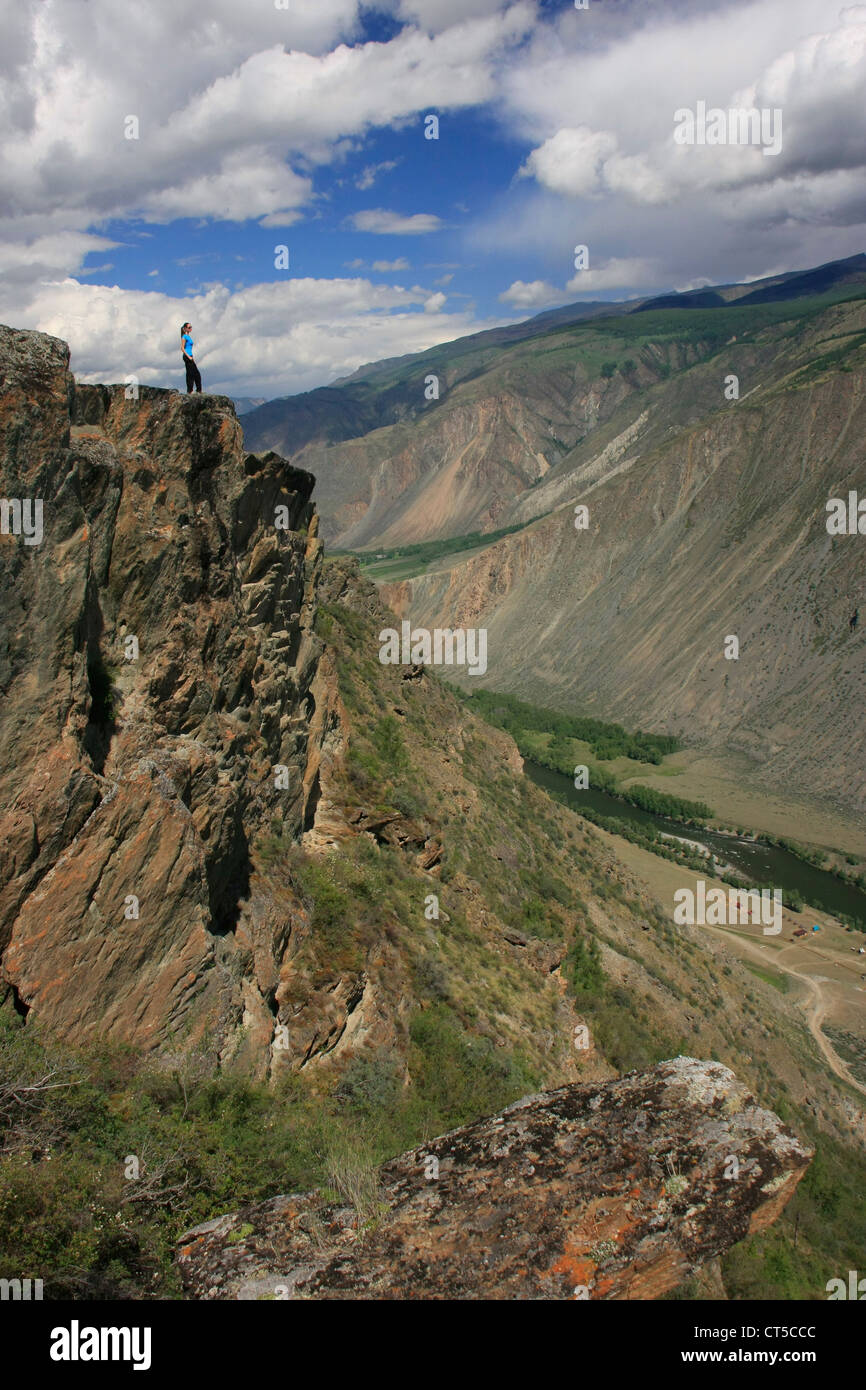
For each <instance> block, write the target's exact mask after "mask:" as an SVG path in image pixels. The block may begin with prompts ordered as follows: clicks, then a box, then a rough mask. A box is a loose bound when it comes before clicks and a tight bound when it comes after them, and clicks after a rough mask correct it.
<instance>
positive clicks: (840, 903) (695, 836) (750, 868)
mask: <svg viewBox="0 0 866 1390" xmlns="http://www.w3.org/2000/svg"><path fill="white" fill-rule="evenodd" d="M524 768H525V771H526V775H527V777H529V778H530V779H531V780H532V781H533V782H534V783H535V784H536V786H538V787H543V788H544V790H545V791H549V792H560V793H561V794H562V795H563V796H564V797H565V799H566V801H567V803H568V805H569V806H572V807H573V808H574V809H575V810H576V811H579V810H580V809H581V807H582V806H585V807H588V808H589V809H590V810H592V811H596V812H598V813H599V814H600V815H603V816H616V817H617V818H618V819H619V820H622V821H626V822H629V823H631V824H632V825H635V826H647V825H652V826H655V828H656V830H661V831H664V833H665V834H666V835H678V836H679V837H680V838H681V839H684V840H693V841H696V842H697V843H698V844H701V845H703V846H704V847H705V848H706V849H708V850H710V852H711V853H712V854H714V855H715V856H716V858H717V859H718V860H719V861H720V863H721V864H730V865H731V866H732V868H734V869H736V870H738V871H739V872H740V873H742V874H744V875H745V877H746V878H747V879H748V880H749V881H750V882H751V883H755V884H758V885H759V886H761V887H765V888H769V887H773V888H781V889H782V892H783V894H784V891H785V889H788V890H789V891H790V890H791V889H796V890H797V892H798V893H801V894H802V896H803V898H804V899H805V901H806V902H807V903H809V905H810V906H812V907H822V908H824V909H825V910H826V911H827V912H831V913H834V914H838V913H845V914H846V915H847V916H849V917H854V918H859V919H860V920H861V921H862V922H864V923H866V894H864V893H862V892H861V891H860V889H859V888H854V887H852V885H851V884H849V883H844V882H843V881H842V879H839V878H836V876H835V874H830V873H827V871H826V870H825V869H816V868H815V867H814V866H813V865H812V864H806V863H804V862H803V860H802V859H798V858H797V856H796V855H795V854H791V853H789V851H788V850H786V849H779V848H778V847H777V846H775V845H764V844H761V843H759V842H756V841H754V840H745V839H742V838H741V837H740V836H738V835H722V834H721V833H720V832H719V831H717V830H704V829H702V828H701V827H700V826H693V825H683V824H682V823H681V822H680V821H675V820H669V819H668V817H667V816H658V815H655V814H653V812H651V811H644V810H642V809H641V808H640V807H639V806H632V805H631V804H630V802H628V801H620V800H619V798H618V797H615V796H611V795H610V793H609V792H603V791H596V790H594V789H593V788H592V787H588V788H587V790H586V791H577V790H576V788H575V786H574V782H573V781H572V779H571V778H570V777H566V776H565V775H564V774H563V773H561V772H551V770H550V768H547V767H542V766H541V765H540V764H539V763H533V762H530V761H529V759H528V758H527V759H525V760H524ZM708 872H709V866H708Z"/></svg>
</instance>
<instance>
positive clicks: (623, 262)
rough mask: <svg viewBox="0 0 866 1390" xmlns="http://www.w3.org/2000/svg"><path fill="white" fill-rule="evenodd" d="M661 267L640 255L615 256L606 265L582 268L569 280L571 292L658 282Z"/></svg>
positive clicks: (633, 287) (595, 291)
mask: <svg viewBox="0 0 866 1390" xmlns="http://www.w3.org/2000/svg"><path fill="white" fill-rule="evenodd" d="M658 274H659V268H658V265H657V264H656V263H655V262H654V261H649V260H645V259H643V258H642V257H640V256H613V257H612V258H611V259H610V260H609V261H608V262H607V263H606V264H605V265H601V266H598V267H597V268H593V267H592V266H588V267H587V269H586V270H580V271H578V272H577V273H576V274H575V275H573V276H572V278H571V279H570V280H569V281H568V284H567V285H566V287H565V288H566V289H567V290H568V292H569V293H570V294H598V293H600V292H601V291H602V290H624V289H628V290H634V289H641V288H644V287H646V286H648V285H656V284H658Z"/></svg>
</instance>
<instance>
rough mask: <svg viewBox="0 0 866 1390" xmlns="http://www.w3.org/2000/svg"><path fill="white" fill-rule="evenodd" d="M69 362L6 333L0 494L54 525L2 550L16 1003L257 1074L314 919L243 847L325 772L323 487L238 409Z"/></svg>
mask: <svg viewBox="0 0 866 1390" xmlns="http://www.w3.org/2000/svg"><path fill="white" fill-rule="evenodd" d="M68 367H69V350H68V348H67V346H66V344H65V343H62V342H60V341H59V340H58V339H56V338H51V337H48V336H47V335H45V334H40V333H26V332H19V331H16V330H13V329H10V328H5V327H0V495H2V497H3V498H4V499H17V500H18V501H21V500H28V499H29V501H30V502H31V503H32V502H35V500H37V499H38V500H40V501H41V504H42V520H43V535H42V537H41V538H40V539H39V540H38V541H36V542H35V543H30V542H29V541H28V540H27V538H26V537H25V536H24V535H23V534H21V532H20V530H19V533H18V534H16V533H15V529H14V526H10V527H9V528H8V533H7V534H3V535H0V575H2V586H3V593H4V603H3V606H2V611H0V690H2V696H3V703H2V718H0V844H2V846H3V849H2V853H0V997H2V995H3V994H4V993H6V992H8V991H9V990H10V989H11V990H13V991H14V994H15V1000H16V1004H17V1007H18V1008H19V1010H21V1011H25V1010H26V1011H29V1010H32V1011H33V1015H34V1017H39V1018H41V1019H42V1020H44V1021H45V1022H46V1023H47V1024H48V1025H49V1026H50V1027H51V1028H52V1029H53V1030H54V1031H55V1032H57V1033H58V1034H60V1035H62V1036H65V1037H66V1038H68V1039H69V1040H70V1041H73V1042H81V1041H86V1040H88V1039H89V1038H92V1037H93V1036H94V1035H96V1034H100V1035H104V1036H108V1037H111V1038H114V1039H117V1040H123V1041H126V1042H129V1043H132V1044H134V1045H136V1046H140V1047H143V1048H150V1047H154V1046H157V1045H164V1044H165V1043H167V1042H168V1041H170V1040H171V1041H173V1042H178V1041H184V1042H189V1041H195V1040H196V1038H200V1037H203V1036H204V1035H207V1037H208V1038H209V1039H212V1040H213V1042H214V1045H215V1048H216V1051H217V1052H218V1053H219V1055H220V1056H222V1057H223V1058H224V1059H225V1058H226V1057H228V1056H230V1055H232V1054H233V1053H237V1052H238V1049H241V1050H243V1049H248V1050H249V1051H250V1053H251V1056H252V1057H253V1058H254V1061H253V1068H254V1069H255V1070H258V1071H261V1070H262V1068H263V1066H265V1065H266V1064H267V1058H268V1049H269V1045H270V1042H271V1038H272V1035H273V1031H274V1008H275V1005H274V995H275V990H276V985H277V982H278V979H279V969H280V964H281V961H282V959H283V956H284V954H285V952H286V950H287V949H290V948H288V947H287V943H288V942H289V940H290V938H291V936H292V932H293V929H294V928H295V927H296V926H297V922H298V917H297V911H296V909H297V904H293V902H292V900H291V896H290V895H289V894H286V895H284V896H283V897H281V896H280V894H279V893H277V892H275V891H274V889H273V887H271V888H270V889H268V890H267V891H265V890H264V888H263V887H262V886H261V885H258V884H257V881H256V877H255V871H254V866H253V863H252V857H251V846H252V845H253V844H254V842H255V840H256V838H257V837H258V836H260V835H261V834H262V833H266V832H267V831H268V829H269V827H270V824H271V821H272V819H273V818H274V817H277V818H279V819H280V820H281V822H282V824H283V825H284V826H286V827H287V829H288V832H289V833H290V834H294V835H296V836H297V835H299V834H301V833H302V832H303V830H304V828H305V826H306V824H307V822H308V818H309V815H310V813H311V809H310V808H311V805H312V803H313V800H314V797H315V781H316V778H315V770H314V769H311V766H310V765H311V763H313V762H314V761H316V760H317V759H318V758H319V757H320V750H319V749H315V750H312V749H311V747H310V730H311V716H312V714H313V709H314V704H315V697H314V695H313V693H312V687H313V684H314V681H315V678H316V674H317V667H318V662H319V658H320V655H321V650H322V644H321V642H320V640H319V639H318V638H317V637H316V636H315V635H314V633H313V630H312V626H313V616H314V606H315V590H316V585H317V582H318V576H319V571H320V566H321V550H322V545H321V541H320V540H319V539H318V537H317V534H316V518H315V514H314V509H313V505H312V502H311V501H310V497H311V493H312V489H313V483H314V479H313V477H312V476H311V474H309V473H305V472H302V471H300V470H298V469H295V468H292V467H291V466H290V465H289V464H288V463H287V462H286V461H285V460H284V459H282V458H280V457H278V456H277V455H276V454H272V453H269V454H261V455H257V454H249V453H246V452H245V450H244V448H243V438H242V433H241V428H240V425H239V424H238V421H237V418H236V416H235V412H234V407H233V405H232V404H231V402H230V401H229V400H228V399H227V398H225V397H221V396H206V395H195V396H184V395H180V394H178V393H177V392H176V391H164V390H156V389H151V388H146V387H141V388H137V391H132V392H130V398H129V399H128V398H127V393H126V391H125V389H124V387H123V386H112V387H108V386H85V385H81V384H78V383H76V382H75V381H74V379H73V377H72V375H71V373H70V372H69V370H68ZM280 508H282V509H284V510H282V511H280V510H279V509H280ZM13 521H14V516H13ZM314 754H315V756H314ZM277 765H280V766H282V767H283V768H284V769H285V771H284V773H283V774H282V776H283V785H281V786H277V785H276V775H275V771H274V769H275V766H277Z"/></svg>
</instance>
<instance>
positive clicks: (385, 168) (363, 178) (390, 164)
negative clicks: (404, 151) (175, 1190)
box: [355, 159, 399, 193]
mask: <svg viewBox="0 0 866 1390" xmlns="http://www.w3.org/2000/svg"><path fill="white" fill-rule="evenodd" d="M398 163H399V160H396V159H383V160H382V162H381V164H368V165H367V167H366V169H362V170H361V172H360V174H359V175H358V177H357V178H356V179H355V187H356V188H358V189H360V190H361V192H362V193H366V191H367V189H368V188H372V187H373V184H374V183H375V182H376V180H377V179H378V177H379V175H380V174H389V173H390V172H391V170H392V169H396V168H397V165H398Z"/></svg>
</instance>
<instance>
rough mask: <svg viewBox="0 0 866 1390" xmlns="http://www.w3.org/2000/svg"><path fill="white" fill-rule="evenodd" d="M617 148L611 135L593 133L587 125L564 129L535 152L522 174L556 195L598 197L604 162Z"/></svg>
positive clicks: (602, 131) (603, 132) (607, 133)
mask: <svg viewBox="0 0 866 1390" xmlns="http://www.w3.org/2000/svg"><path fill="white" fill-rule="evenodd" d="M616 147H617V139H616V136H615V135H614V134H613V132H612V131H609V130H591V129H590V128H589V126H585V125H583V126H578V127H577V128H576V129H571V128H565V129H563V130H558V131H557V132H556V134H555V135H552V136H551V138H550V139H549V140H545V142H544V144H543V145H539V147H538V149H537V150H533V151H532V154H531V155H530V156H529V158H528V159H527V161H526V163H525V164H524V165H523V167H522V169H521V170H520V173H521V174H522V175H523V176H527V175H531V176H532V177H533V178H536V179H537V180H538V182H539V183H541V184H544V186H545V188H550V189H552V190H553V192H554V193H568V194H570V195H571V196H572V197H580V196H585V195H587V194H595V193H598V192H599V191H600V189H601V171H602V168H603V166H604V163H605V160H606V159H608V158H609V156H610V155H612V154H613V153H614V151H615V150H616Z"/></svg>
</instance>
